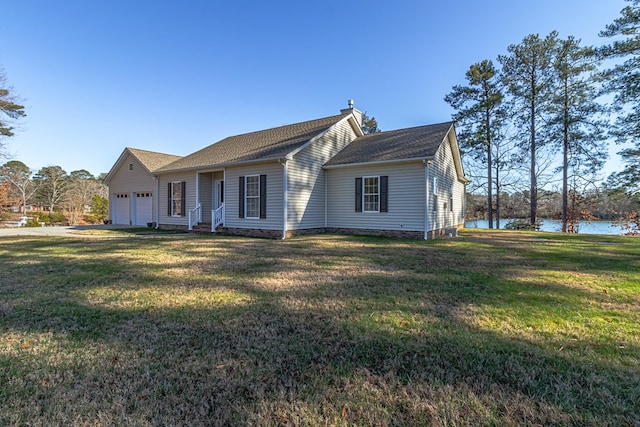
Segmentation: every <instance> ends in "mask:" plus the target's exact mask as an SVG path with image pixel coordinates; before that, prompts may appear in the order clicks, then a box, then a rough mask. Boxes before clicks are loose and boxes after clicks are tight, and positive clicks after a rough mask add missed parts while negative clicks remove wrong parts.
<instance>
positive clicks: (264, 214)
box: [260, 175, 267, 219]
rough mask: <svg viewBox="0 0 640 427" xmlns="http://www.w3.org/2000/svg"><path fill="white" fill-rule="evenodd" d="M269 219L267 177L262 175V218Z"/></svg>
mask: <svg viewBox="0 0 640 427" xmlns="http://www.w3.org/2000/svg"><path fill="white" fill-rule="evenodd" d="M266 217H267V175H260V218H261V219H265V218H266Z"/></svg>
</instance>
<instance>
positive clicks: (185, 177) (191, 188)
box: [158, 171, 196, 230]
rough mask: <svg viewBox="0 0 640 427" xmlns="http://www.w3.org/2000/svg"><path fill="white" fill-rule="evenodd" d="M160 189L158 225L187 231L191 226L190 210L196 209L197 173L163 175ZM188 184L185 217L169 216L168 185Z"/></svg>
mask: <svg viewBox="0 0 640 427" xmlns="http://www.w3.org/2000/svg"><path fill="white" fill-rule="evenodd" d="M159 179H160V189H159V193H158V200H159V202H160V203H159V204H160V209H159V210H158V224H160V225H161V226H171V227H175V228H184V229H185V230H186V229H187V228H188V226H189V210H191V209H193V208H195V207H196V172H193V171H189V172H178V173H169V174H163V175H161V176H160V178H159ZM182 181H184V182H185V183H186V197H185V201H186V206H184V209H185V215H184V216H170V215H169V214H168V197H169V194H168V191H169V188H168V184H169V183H170V182H182Z"/></svg>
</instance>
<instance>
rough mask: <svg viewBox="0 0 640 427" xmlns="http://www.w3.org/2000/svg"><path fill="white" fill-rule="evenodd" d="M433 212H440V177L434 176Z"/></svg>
mask: <svg viewBox="0 0 640 427" xmlns="http://www.w3.org/2000/svg"><path fill="white" fill-rule="evenodd" d="M433 212H438V177H437V176H434V177H433Z"/></svg>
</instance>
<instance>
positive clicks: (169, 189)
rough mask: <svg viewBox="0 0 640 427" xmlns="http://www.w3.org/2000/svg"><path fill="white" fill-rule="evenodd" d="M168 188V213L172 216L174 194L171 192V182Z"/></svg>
mask: <svg viewBox="0 0 640 427" xmlns="http://www.w3.org/2000/svg"><path fill="white" fill-rule="evenodd" d="M168 187H169V188H168V189H167V215H169V216H171V214H172V212H171V200H172V197H171V196H172V194H171V183H169V185H168Z"/></svg>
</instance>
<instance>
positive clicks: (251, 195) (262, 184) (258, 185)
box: [238, 175, 267, 219]
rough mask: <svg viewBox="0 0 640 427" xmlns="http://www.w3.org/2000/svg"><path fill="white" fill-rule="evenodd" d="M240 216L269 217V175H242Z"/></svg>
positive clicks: (239, 199) (250, 217) (248, 217)
mask: <svg viewBox="0 0 640 427" xmlns="http://www.w3.org/2000/svg"><path fill="white" fill-rule="evenodd" d="M239 189H240V194H239V197H238V201H239V202H240V206H239V209H238V216H239V217H240V218H247V219H265V218H266V217H267V175H247V176H241V177H240V184H239Z"/></svg>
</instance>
